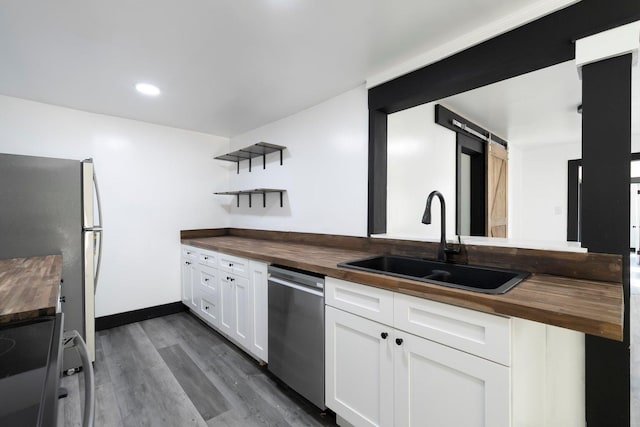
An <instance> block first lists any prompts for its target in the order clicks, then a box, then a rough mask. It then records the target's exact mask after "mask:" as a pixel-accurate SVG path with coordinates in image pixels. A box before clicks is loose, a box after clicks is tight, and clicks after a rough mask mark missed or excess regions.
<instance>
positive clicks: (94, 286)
mask: <svg viewBox="0 0 640 427" xmlns="http://www.w3.org/2000/svg"><path fill="white" fill-rule="evenodd" d="M94 228H98V229H97V230H93V231H94V233H96V234H98V236H99V238H98V260H97V261H96V274H95V277H94V278H93V292H94V294H95V292H96V290H97V289H98V277H99V276H100V264H102V233H103V232H102V227H94ZM94 236H95V234H94Z"/></svg>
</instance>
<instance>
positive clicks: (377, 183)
mask: <svg viewBox="0 0 640 427" xmlns="http://www.w3.org/2000/svg"><path fill="white" fill-rule="evenodd" d="M368 191H369V209H368V218H367V229H368V233H369V235H371V234H382V233H386V232H387V114H386V113H384V112H382V111H376V110H369V190H368Z"/></svg>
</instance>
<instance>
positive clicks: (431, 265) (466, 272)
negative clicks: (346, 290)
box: [338, 255, 529, 294]
mask: <svg viewBox="0 0 640 427" xmlns="http://www.w3.org/2000/svg"><path fill="white" fill-rule="evenodd" d="M338 267H345V268H352V269H354V270H361V271H367V272H370V273H381V274H387V275H389V276H395V277H402V278H405V279H411V280H418V281H421V282H426V283H434V284H437V285H442V286H448V287H452V288H458V289H465V290H468V291H474V292H482V293H485V294H503V293H505V292H507V291H508V290H509V289H511V288H513V287H514V286H515V285H517V284H518V283H520V282H521V281H522V280H524V279H526V278H527V277H528V276H529V273H527V272H524V271H516V270H504V269H500V268H491V267H478V266H473V265H461V264H448V263H444V262H439V261H429V260H425V259H421V258H410V257H403V256H396V255H381V256H374V257H369V258H364V259H359V260H355V261H348V262H341V263H340V264H338Z"/></svg>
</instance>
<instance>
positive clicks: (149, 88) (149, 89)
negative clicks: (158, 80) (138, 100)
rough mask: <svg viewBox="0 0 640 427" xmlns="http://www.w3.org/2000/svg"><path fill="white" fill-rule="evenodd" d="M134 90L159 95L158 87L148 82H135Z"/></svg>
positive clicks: (144, 93)
mask: <svg viewBox="0 0 640 427" xmlns="http://www.w3.org/2000/svg"><path fill="white" fill-rule="evenodd" d="M136 90H137V91H138V92H140V93H141V94H143V95H147V96H158V95H160V89H158V87H157V86H154V85H152V84H149V83H136Z"/></svg>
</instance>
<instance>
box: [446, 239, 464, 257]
mask: <svg viewBox="0 0 640 427" xmlns="http://www.w3.org/2000/svg"><path fill="white" fill-rule="evenodd" d="M461 250H462V241H461V240H460V235H459V234H458V247H457V248H455V249H454V248H450V247H449V246H448V245H447V246H446V247H445V248H444V251H445V252H446V253H448V254H459V253H460V251H461Z"/></svg>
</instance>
